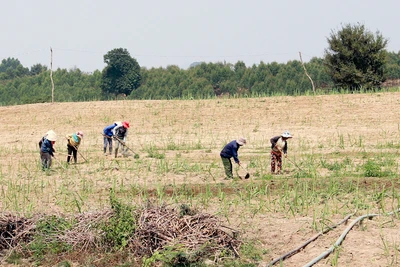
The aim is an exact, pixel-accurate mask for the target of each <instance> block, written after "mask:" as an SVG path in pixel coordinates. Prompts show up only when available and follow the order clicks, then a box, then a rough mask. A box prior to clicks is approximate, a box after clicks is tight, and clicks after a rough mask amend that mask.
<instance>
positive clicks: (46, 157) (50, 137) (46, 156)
mask: <svg viewBox="0 0 400 267" xmlns="http://www.w3.org/2000/svg"><path fill="white" fill-rule="evenodd" d="M42 140H43V141H42V143H41V146H40V159H41V161H42V170H45V169H49V168H50V167H51V163H52V159H51V157H54V152H55V150H54V148H53V146H54V144H55V142H56V140H57V135H56V133H55V132H54V131H48V132H47V133H46V136H44V138H43V139H42Z"/></svg>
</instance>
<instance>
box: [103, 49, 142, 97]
mask: <svg viewBox="0 0 400 267" xmlns="http://www.w3.org/2000/svg"><path fill="white" fill-rule="evenodd" d="M104 63H106V64H107V66H106V67H105V68H104V69H103V72H102V79H101V80H102V81H101V89H102V90H103V92H104V93H110V94H115V95H118V94H125V95H129V94H130V93H131V92H132V91H133V90H135V89H136V88H138V87H139V86H140V81H141V75H140V66H139V64H138V62H137V61H136V59H134V58H132V57H131V56H130V54H129V52H128V50H126V49H125V48H116V49H113V50H111V51H109V52H108V53H107V54H105V55H104Z"/></svg>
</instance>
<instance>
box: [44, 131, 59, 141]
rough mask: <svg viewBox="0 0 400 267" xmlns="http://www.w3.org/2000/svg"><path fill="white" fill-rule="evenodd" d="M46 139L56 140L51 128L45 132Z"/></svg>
mask: <svg viewBox="0 0 400 267" xmlns="http://www.w3.org/2000/svg"><path fill="white" fill-rule="evenodd" d="M46 139H47V140H49V141H56V140H57V134H56V133H55V132H54V131H53V130H50V131H48V132H47V136H46Z"/></svg>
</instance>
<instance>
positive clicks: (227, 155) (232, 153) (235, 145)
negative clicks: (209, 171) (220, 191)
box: [219, 137, 246, 180]
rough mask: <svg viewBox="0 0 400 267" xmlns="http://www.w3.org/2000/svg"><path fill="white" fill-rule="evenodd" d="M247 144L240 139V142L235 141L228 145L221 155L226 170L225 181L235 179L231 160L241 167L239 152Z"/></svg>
mask: <svg viewBox="0 0 400 267" xmlns="http://www.w3.org/2000/svg"><path fill="white" fill-rule="evenodd" d="M245 144H246V139H245V138H243V137H240V138H239V139H238V140H233V141H231V142H230V143H228V144H227V145H226V146H225V147H224V148H223V149H222V151H221V153H220V154H219V155H220V156H221V160H222V164H223V165H224V169H225V175H226V178H225V180H228V179H233V174H232V161H231V158H233V159H234V160H235V162H236V163H237V164H239V166H240V161H239V158H238V150H239V148H240V147H241V146H243V145H245Z"/></svg>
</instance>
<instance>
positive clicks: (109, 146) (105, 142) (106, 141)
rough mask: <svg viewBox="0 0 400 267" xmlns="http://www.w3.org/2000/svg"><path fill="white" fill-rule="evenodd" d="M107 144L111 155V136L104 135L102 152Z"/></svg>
mask: <svg viewBox="0 0 400 267" xmlns="http://www.w3.org/2000/svg"><path fill="white" fill-rule="evenodd" d="M107 145H108V149H109V151H110V155H111V152H112V146H113V144H112V138H111V137H109V136H104V153H106V152H107Z"/></svg>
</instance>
